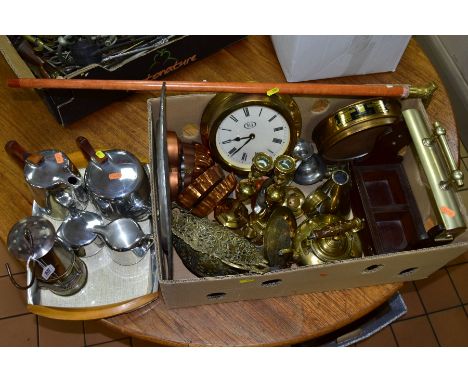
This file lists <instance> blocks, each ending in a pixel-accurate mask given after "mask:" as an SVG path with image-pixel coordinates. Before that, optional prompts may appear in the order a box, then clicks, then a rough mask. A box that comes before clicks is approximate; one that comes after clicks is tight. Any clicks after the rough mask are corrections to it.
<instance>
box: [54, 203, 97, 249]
mask: <svg viewBox="0 0 468 382" xmlns="http://www.w3.org/2000/svg"><path fill="white" fill-rule="evenodd" d="M96 225H102V219H101V217H100V216H99V215H98V214H95V213H93V212H89V211H84V212H81V213H79V214H76V215H72V216H69V217H68V218H67V219H65V220H64V222H63V223H62V225H61V226H60V228H59V229H58V232H57V234H58V236H60V238H62V239H63V240H64V241H65V242H66V243H67V244H69V245H70V246H71V247H73V248H78V247H82V246H84V245H88V244H90V243H91V242H93V241H94V239H96V234H95V233H94V232H93V231H92V230H91V228H93V227H94V226H96Z"/></svg>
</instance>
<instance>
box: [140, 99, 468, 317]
mask: <svg viewBox="0 0 468 382" xmlns="http://www.w3.org/2000/svg"><path fill="white" fill-rule="evenodd" d="M212 97H213V95H212V94H211V95H210V94H193V95H184V96H173V97H167V103H166V111H167V126H168V130H173V131H176V132H177V134H178V135H179V137H180V138H181V140H183V141H186V142H189V140H187V139H186V138H185V137H184V135H183V127H184V126H185V125H187V124H193V123H196V124H198V123H199V122H200V119H201V116H202V112H203V109H204V108H205V107H206V105H207V104H208V102H209V100H210V99H211V98H212ZM295 100H296V102H297V104H298V105H299V108H300V111H301V114H302V120H303V121H302V122H303V129H302V137H303V138H305V139H308V140H310V139H311V136H312V131H313V129H314V127H315V126H316V125H317V124H318V123H319V122H320V121H321V120H323V119H324V118H325V117H327V116H328V115H329V114H331V113H334V112H336V111H337V110H338V109H340V108H342V107H344V106H346V105H349V104H351V103H352V102H355V101H357V100H355V99H338V98H334V99H329V100H328V102H329V106H328V108H326V109H325V110H323V111H321V112H314V111H313V110H314V109H313V108H312V107H311V106H312V105H313V103H314V102H315V101H316V100H317V98H313V97H295ZM408 103H411V104H412V107H414V104H416V107H417V108H418V109H419V110H420V111H421V113H423V116H424V117H425V119H426V123H427V121H428V117H427V114H426V112H425V109H424V107H423V105H422V102H421V101H420V100H407V101H402V108H403V109H404V108H405V107H407V106H408ZM148 110H149V113H150V116H149V135H150V142H149V147H150V158H153V155H154V153H153V152H152V150H151V148H152V141H151V139H152V137H151V131H152V125H151V119H152V118H151V114H152V113H153V114H154V117H155V120H157V119H158V114H159V99H157V98H156V99H150V100H148ZM152 160H153V159H152ZM403 164H404V167H405V171H406V173H407V174H408V178H409V180H410V186H411V189H412V191H413V193H414V195H415V199H416V201H417V207H418V209H419V211H420V213H421V217H422V219H423V222H436V221H437V218H436V213H435V210H434V207H433V206H432V204H431V195H430V191H429V190H428V188H426V186H425V180H424V176H423V175H422V174H421V172H420V169H419V165H418V161H417V157H416V155H415V154H414V152H413V149H412V148H411V146H410V147H408V149H407V150H406V154H405V156H404V161H403ZM152 187H153V190H152V191H153V200H157V199H156V197H155V195H154V194H155V193H156V189H155V187H154V184H153V185H152ZM316 187H317V185H313V186H310V189H309V190H310V192H311V191H313V190H314V189H315V188H316ZM457 199H458V202H459V204H460V208H461V211H462V214H463V216H464V218H465V221H466V216H467V215H466V209H465V207H464V206H463V204H462V202H461V200H460V198H459V197H458V195H457ZM153 208H154V210H153V216H157V206H156V204H155V203H153ZM428 224H429V223H428ZM156 240H157V241H159V240H158V238H157V237H156ZM467 250H468V232H466V231H465V232H464V233H463V234H461V235H460V236H458V237H457V238H456V239H455V240H454V241H453V242H452V243H450V244H446V245H441V246H438V247H433V248H426V249H421V250H413V251H404V252H396V253H388V254H382V255H376V256H368V257H364V255H363V257H361V258H358V259H350V260H344V261H336V262H333V263H327V264H322V265H314V266H301V267H297V268H294V269H293V268H291V269H284V270H279V271H274V272H269V273H265V274H263V275H251V274H247V275H235V276H225V277H222V276H220V277H205V278H198V277H196V276H194V275H193V274H191V273H190V272H189V271H188V270H187V269H186V268H185V266H184V265H183V264H182V262H181V260H180V258H179V257H178V255H177V254H176V252H175V251H174V252H173V256H174V279H173V280H168V279H166V278H165V276H164V273H165V272H164V268H165V267H166V264H165V259H163V258H162V255H161V253H159V256H158V258H159V272H160V274H159V281H160V290H161V292H162V294H163V297H164V300H165V302H166V304H167V306H169V307H171V308H175V307H184V306H194V305H201V304H210V303H217V302H228V301H237V300H249V299H263V298H268V297H278V296H286V295H293V294H301V293H309V292H320V291H326V290H336V289H345V288H353V287H360V286H368V285H377V284H384V283H394V282H404V281H409V280H417V279H422V278H426V277H428V276H429V275H430V274H432V273H433V272H435V271H436V270H437V269H439V268H441V267H442V266H444V265H445V264H446V263H447V262H449V261H451V260H452V259H454V258H456V257H458V256H460V255H461V254H463V253H464V252H466V251H467Z"/></svg>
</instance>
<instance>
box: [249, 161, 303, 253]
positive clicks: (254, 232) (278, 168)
mask: <svg viewBox="0 0 468 382" xmlns="http://www.w3.org/2000/svg"><path fill="white" fill-rule="evenodd" d="M295 170H296V162H295V160H294V158H292V157H290V156H288V155H280V156H278V157H277V158H276V160H275V162H274V177H273V183H272V184H271V185H270V186H268V188H267V189H266V191H265V207H264V208H263V209H259V211H254V212H252V213H251V214H250V215H249V222H248V224H246V225H245V227H244V228H243V230H242V233H243V235H244V236H245V237H246V238H247V239H249V240H251V241H253V242H254V243H257V244H261V243H262V242H263V232H264V230H265V228H266V226H267V223H268V219H269V218H270V216H271V214H272V212H273V210H274V209H275V207H278V206H282V205H283V203H286V204H287V203H288V202H287V200H288V199H287V197H286V196H287V186H288V185H289V183H291V181H292V179H293V177H294V172H295Z"/></svg>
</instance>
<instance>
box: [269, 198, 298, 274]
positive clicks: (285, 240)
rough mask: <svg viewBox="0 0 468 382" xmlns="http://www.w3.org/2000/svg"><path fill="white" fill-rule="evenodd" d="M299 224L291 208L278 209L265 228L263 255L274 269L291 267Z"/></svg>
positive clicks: (274, 211) (272, 214)
mask: <svg viewBox="0 0 468 382" xmlns="http://www.w3.org/2000/svg"><path fill="white" fill-rule="evenodd" d="M296 228H297V224H296V219H295V218H294V215H293V213H292V212H291V210H290V209H289V208H286V207H282V206H280V207H276V208H275V209H274V210H273V212H272V213H271V215H270V218H269V219H268V222H267V224H266V226H265V230H264V237H263V253H264V256H265V258H267V259H268V262H269V264H270V266H271V267H272V268H274V269H282V268H286V267H289V266H290V265H291V264H292V263H293V252H294V251H293V242H292V240H293V237H294V234H295V232H296Z"/></svg>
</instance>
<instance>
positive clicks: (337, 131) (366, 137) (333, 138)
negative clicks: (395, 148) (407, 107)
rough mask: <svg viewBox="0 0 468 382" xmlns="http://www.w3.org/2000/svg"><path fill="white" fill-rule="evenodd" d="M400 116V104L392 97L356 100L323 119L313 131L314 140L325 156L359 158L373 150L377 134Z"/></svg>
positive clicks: (337, 159)
mask: <svg viewBox="0 0 468 382" xmlns="http://www.w3.org/2000/svg"><path fill="white" fill-rule="evenodd" d="M400 116H401V106H400V103H399V102H398V101H396V100H393V99H384V98H373V99H368V100H364V101H359V102H355V103H353V104H351V105H348V106H346V107H344V108H342V109H340V110H338V111H337V112H336V113H334V114H332V115H330V116H329V117H327V118H326V119H325V120H323V121H322V122H320V123H319V124H318V125H317V127H316V128H315V129H314V132H313V133H312V140H313V141H314V142H315V144H316V146H317V149H318V151H319V153H320V154H321V155H322V156H323V157H324V158H325V159H328V160H331V161H343V160H351V159H356V158H360V157H362V156H364V155H366V154H368V153H369V152H371V151H372V149H373V148H374V143H375V140H376V139H377V137H378V136H379V135H381V134H382V133H383V132H385V130H386V129H387V127H388V126H389V125H391V124H393V123H395V122H396V121H397V120H398V119H399V118H400Z"/></svg>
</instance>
